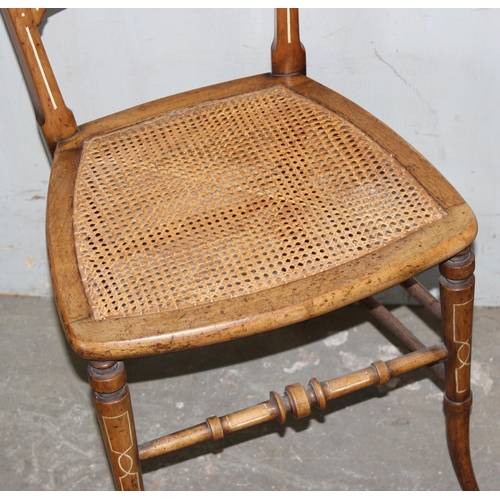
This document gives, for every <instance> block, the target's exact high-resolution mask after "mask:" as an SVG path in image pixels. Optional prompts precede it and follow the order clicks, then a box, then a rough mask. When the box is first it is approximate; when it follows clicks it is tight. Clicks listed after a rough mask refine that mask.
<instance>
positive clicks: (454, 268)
mask: <svg viewBox="0 0 500 500" xmlns="http://www.w3.org/2000/svg"><path fill="white" fill-rule="evenodd" d="M440 272H441V277H440V289H441V303H442V316H443V335H444V342H445V344H446V347H447V348H448V352H449V356H448V361H447V362H446V364H445V397H444V405H445V413H446V426H447V433H448V446H449V449H450V455H451V460H452V462H453V465H454V467H455V471H456V474H457V477H458V480H459V481H460V485H461V486H462V489H464V490H478V489H479V488H478V485H477V482H476V478H475V476H474V470H473V467H472V461H471V456H470V447H469V415H470V408H471V404H472V393H471V390H470V360H471V340H472V311H473V305H474V304H473V302H474V274H473V272H474V254H473V252H472V251H471V249H470V247H469V248H467V249H465V250H464V251H463V252H461V253H459V254H458V255H456V256H455V257H453V258H451V259H450V260H448V261H447V262H445V263H443V264H441V266H440Z"/></svg>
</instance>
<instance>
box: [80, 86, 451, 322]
mask: <svg viewBox="0 0 500 500" xmlns="http://www.w3.org/2000/svg"><path fill="white" fill-rule="evenodd" d="M444 215H446V213H445V211H444V210H443V209H442V208H441V207H440V206H439V205H438V204H437V203H436V202H435V201H434V199H433V198H432V197H431V196H430V195H429V194H428V193H427V192H426V191H425V190H424V189H423V188H422V186H421V185H420V184H419V183H418V182H417V181H416V180H415V179H414V178H413V177H412V176H411V175H410V174H409V173H408V172H407V170H405V169H404V168H403V167H402V166H401V165H400V164H399V163H398V162H397V161H396V160H395V159H394V158H393V157H392V156H391V155H390V154H388V153H387V152H386V151H385V150H384V149H382V148H381V147H380V146H379V145H378V144H377V143H375V142H374V141H373V140H371V139H370V137H368V136H367V135H365V134H364V133H363V132H361V131H360V130H359V129H358V128H356V127H355V126H353V125H352V124H350V123H349V122H347V121H346V120H345V119H343V118H342V117H341V116H340V115H338V114H336V113H334V112H332V111H330V110H329V109H327V108H325V107H323V106H321V105H319V104H317V103H315V102H313V101H312V100H310V99H307V98H305V97H303V96H301V95H299V94H296V93H295V92H293V91H291V90H289V89H288V88H286V87H284V86H281V85H278V86H274V87H271V88H268V89H264V90H257V91H253V92H247V93H243V94H239V95H237V96H235V97H231V98H225V99H220V100H215V101H208V102H205V103H202V104H198V105H196V106H192V107H188V108H185V109H181V110H177V111H173V112H169V113H166V114H163V115H161V116H157V117H155V118H153V119H149V120H147V121H143V122H141V123H137V124H134V125H132V126H128V127H125V128H123V129H120V130H118V131H115V132H112V133H108V134H105V135H101V136H98V137H94V138H92V139H90V140H87V141H86V142H85V143H84V146H83V152H82V156H81V161H80V165H79V170H78V175H77V180H76V189H75V201H74V230H75V245H76V252H77V258H78V266H79V269H80V274H81V278H82V281H83V283H84V288H85V293H86V295H87V299H88V301H89V303H90V305H91V309H92V314H93V316H94V319H106V318H113V317H126V316H135V315H142V314H150V313H154V312H158V311H166V310H172V309H182V308H186V307H191V306H193V305H198V304H202V303H206V302H213V301H218V300H221V299H227V298H230V297H238V296H242V295H247V294H251V293H255V292H259V291H260V290H263V289H268V288H271V287H277V286H279V285H281V284H285V283H290V282H293V281H296V280H300V279H302V278H304V277H307V276H311V275H314V274H316V273H320V272H322V271H325V270H327V269H329V268H331V267H334V266H338V265H340V264H342V263H345V262H346V261H349V260H352V259H356V258H358V257H360V256H363V255H365V254H367V253H369V252H372V251H373V250H375V249H376V248H379V247H380V246H383V245H386V244H388V243H390V242H391V241H394V240H395V239H398V238H401V237H403V236H405V235H407V234H409V233H411V232H413V231H416V230H418V229H420V228H422V227H423V226H424V225H426V224H428V223H430V222H432V221H435V220H437V219H439V218H441V217H443V216H444Z"/></svg>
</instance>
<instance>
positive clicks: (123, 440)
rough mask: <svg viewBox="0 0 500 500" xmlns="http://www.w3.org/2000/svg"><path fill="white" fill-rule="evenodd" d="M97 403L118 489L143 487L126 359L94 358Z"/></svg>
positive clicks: (92, 375) (90, 368)
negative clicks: (96, 359) (124, 360)
mask: <svg viewBox="0 0 500 500" xmlns="http://www.w3.org/2000/svg"><path fill="white" fill-rule="evenodd" d="M87 372H88V376H89V382H90V386H91V387H92V389H93V399H94V405H95V409H96V412H97V418H98V420H99V425H100V427H101V432H102V437H103V440H104V445H105V447H106V452H107V454H108V459H109V463H110V465H111V470H112V472H113V478H114V480H115V486H116V489H118V490H143V489H144V486H143V483H142V473H141V465H140V462H139V453H138V447H137V438H136V434H135V425H134V417H133V413H132V404H131V401H130V392H129V388H128V385H127V376H126V374H125V367H124V365H123V362H121V361H119V362H116V361H110V362H98V361H91V362H89V366H88V370H87Z"/></svg>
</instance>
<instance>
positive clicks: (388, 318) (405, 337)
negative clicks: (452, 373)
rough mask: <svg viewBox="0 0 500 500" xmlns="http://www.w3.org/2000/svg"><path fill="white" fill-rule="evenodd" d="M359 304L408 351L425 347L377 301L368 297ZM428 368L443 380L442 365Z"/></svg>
mask: <svg viewBox="0 0 500 500" xmlns="http://www.w3.org/2000/svg"><path fill="white" fill-rule="evenodd" d="M360 303H361V304H363V306H365V307H366V309H367V310H368V312H369V313H370V314H371V315H372V316H373V317H374V318H375V319H376V320H377V321H378V322H379V323H380V324H381V325H382V326H383V327H384V328H385V329H386V330H387V331H388V332H389V333H391V334H392V335H394V337H396V338H397V339H398V340H399V341H400V342H401V343H402V344H403V345H404V346H405V347H406V348H407V349H409V350H410V351H417V350H418V349H422V348H424V347H425V345H424V344H423V343H422V342H421V341H420V340H419V339H418V338H417V337H415V335H413V333H412V332H411V331H410V330H408V328H406V326H405V325H403V323H401V321H399V320H398V319H397V318H395V317H394V315H393V314H391V313H390V312H389V310H388V309H387V308H386V307H384V306H383V305H382V304H381V303H380V302H379V301H378V300H377V299H375V298H374V297H368V298H366V299H363V300H361V301H360ZM428 368H429V370H430V371H431V372H432V373H433V374H434V375H436V377H438V378H439V379H440V380H444V367H443V365H442V364H438V365H435V366H428Z"/></svg>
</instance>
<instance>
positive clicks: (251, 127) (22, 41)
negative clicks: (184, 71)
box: [4, 8, 477, 489]
mask: <svg viewBox="0 0 500 500" xmlns="http://www.w3.org/2000/svg"><path fill="white" fill-rule="evenodd" d="M44 10H45V9H27V8H26V9H21V8H18V9H4V17H5V20H6V24H7V26H8V29H9V31H10V34H11V36H12V39H13V43H14V45H15V48H16V51H17V54H18V56H19V58H20V61H21V65H22V69H23V71H24V74H25V77H26V80H27V83H28V87H29V90H30V93H31V96H32V99H33V103H34V107H35V111H36V117H37V120H38V123H39V125H40V127H41V130H42V132H43V136H44V138H45V141H46V145H47V148H48V151H50V154H51V155H52V156H53V166H52V172H51V178H50V185H49V189H48V201H47V245H48V252H49V258H50V266H51V274H52V280H53V288H54V294H55V298H56V302H57V307H58V311H59V314H60V319H61V322H62V325H63V327H64V330H65V333H66V336H67V338H68V341H69V343H70V344H71V346H72V348H73V349H74V350H75V351H76V352H77V353H78V354H79V355H80V356H82V357H83V358H85V359H86V360H88V375H89V380H90V385H91V387H92V390H93V398H94V403H95V408H96V411H97V415H98V419H99V423H100V426H101V430H102V434H103V439H104V444H105V446H106V450H107V454H108V458H109V462H110V464H111V469H112V472H113V476H114V480H115V484H116V487H117V488H118V489H141V488H142V487H143V481H142V476H141V465H140V462H141V461H142V460H145V459H148V458H151V457H154V456H158V455H161V454H163V453H167V452H170V451H173V450H178V449H181V448H183V447H187V446H190V445H192V444H195V443H201V442H203V441H208V440H219V439H222V438H223V437H224V436H225V435H226V434H228V433H232V432H235V431H237V430H239V429H245V428H248V427H250V426H253V425H256V424H259V423H263V422H268V421H271V420H273V419H277V420H278V421H279V422H281V423H283V422H285V420H286V418H287V414H288V413H291V414H292V415H293V416H294V417H295V418H302V417H306V416H308V415H309V414H310V412H311V405H313V406H315V407H317V408H319V409H325V407H326V405H327V403H328V401H330V400H332V399H335V398H338V397H340V396H342V395H345V394H348V393H351V392H353V391H357V390H358V389H362V388H366V387H369V386H373V385H376V384H385V383H386V382H388V381H389V380H390V379H391V378H393V377H397V376H400V375H402V374H404V373H407V372H409V371H411V370H415V369H418V368H420V367H423V366H428V367H429V368H430V369H431V370H432V371H433V372H434V374H435V375H436V376H438V377H439V378H441V379H442V380H444V387H445V394H444V405H445V410H446V411H445V413H446V425H447V432H448V442H449V449H450V454H451V458H452V461H453V464H454V467H455V470H456V473H457V476H458V478H459V481H460V483H461V486H462V488H464V489H477V483H476V480H475V478H474V472H473V469H472V464H471V459H470V450H469V437H468V436H469V411H470V406H471V401H472V395H471V391H470V385H469V379H470V353H471V333H472V310H473V293H474V292H473V290H474V276H473V270H474V256H473V253H472V251H471V244H472V242H473V240H474V238H475V235H476V231H477V226H476V220H475V217H474V215H473V213H472V212H471V210H470V208H469V207H468V206H467V205H466V204H465V202H464V200H463V199H462V198H461V196H460V195H459V194H458V193H457V192H456V191H455V190H454V189H453V188H452V187H451V186H450V184H449V183H448V182H447V181H446V180H445V179H444V178H443V176H442V175H440V174H439V172H437V171H436V170H435V169H434V167H432V166H431V165H430V164H429V163H428V162H427V161H426V160H425V159H424V158H423V157H422V156H421V155H419V154H418V153H417V152H416V151H415V150H414V149H412V147H411V146H409V145H408V144H407V143H406V142H405V141H404V140H402V139H401V138H400V137H399V136H398V135H397V134H396V133H394V132H393V131H392V130H390V129H389V128H388V127H387V126H385V125H384V124H382V123H381V122H380V121H378V120H377V119H376V118H374V117H373V116H372V115H370V114H369V113H368V112H366V111H365V110H363V109H361V108H360V107H359V106H357V105H356V104H354V103H352V102H350V101H349V100H347V99H346V98H344V97H342V96H340V95H339V94H337V93H336V92H334V91H332V90H329V89H327V88H325V87H324V86H322V85H320V84H319V83H316V82H315V81H313V80H311V79H309V78H308V77H307V76H306V75H305V69H306V63H305V51H304V48H303V47H302V45H301V43H300V41H299V22H298V12H297V9H277V11H276V32H275V38H274V41H273V44H272V50H271V52H272V71H271V73H268V74H262V75H257V76H252V77H248V78H242V79H239V80H235V81H230V82H227V83H222V84H217V85H213V86H209V87H205V88H201V89H198V90H195V91H189V92H185V93H182V94H179V95H175V96H171V97H166V98H164V99H160V100H157V101H154V102H150V103H147V104H141V105H140V106H137V107H134V108H131V109H128V110H125V111H123V112H119V113H116V114H114V115H111V116H107V117H105V118H101V119H98V120H95V121H92V122H90V123H87V124H84V125H81V126H77V124H76V122H75V119H74V118H73V114H72V112H71V111H70V110H69V109H68V108H67V107H66V106H65V104H64V101H63V99H62V97H61V94H60V91H59V88H58V86H57V83H56V80H55V78H54V75H53V72H52V70H51V67H50V65H49V61H48V59H47V56H46V53H45V51H44V48H43V45H42V42H41V38H40V35H39V33H38V29H37V26H38V25H39V23H40V21H41V18H42V15H43V13H44ZM436 265H440V273H441V277H440V280H439V283H440V302H439V301H438V300H437V299H435V298H434V297H433V296H432V295H431V294H430V293H429V292H428V291H427V290H426V289H425V288H424V287H423V286H421V285H420V284H419V283H418V282H417V281H416V280H415V279H414V277H415V276H416V275H418V274H419V273H422V272H423V271H425V270H428V269H430V268H432V267H433V266H436ZM397 284H400V285H401V286H402V287H403V288H404V289H406V291H407V292H409V294H410V295H411V296H412V297H414V298H415V299H417V300H418V301H419V302H420V303H421V304H422V305H423V306H425V307H426V308H427V309H429V310H430V311H431V312H432V314H433V315H434V316H435V317H437V318H439V319H441V320H442V333H443V337H444V340H443V343H438V344H437V345H432V346H425V345H424V344H423V343H422V342H421V341H420V340H419V339H417V338H416V337H415V336H414V335H413V334H412V333H411V332H410V331H409V330H408V329H407V328H406V327H405V326H403V325H402V324H401V323H399V322H398V321H397V320H396V319H395V318H394V317H393V316H392V315H391V314H390V313H389V311H388V310H387V309H386V308H385V307H384V306H382V305H381V304H380V303H379V302H377V300H375V299H374V298H373V297H372V296H373V295H374V294H376V293H378V292H380V291H383V290H385V289H387V288H389V287H392V286H394V285H397ZM356 302H359V303H361V304H363V305H364V306H366V308H367V309H368V310H369V311H370V312H371V313H372V315H373V316H374V317H375V318H377V319H378V320H380V321H381V323H382V325H383V326H384V327H385V328H386V329H387V330H388V331H390V332H391V333H392V334H393V335H394V336H395V338H396V339H398V341H399V342H401V343H402V344H404V346H405V347H406V348H407V349H408V352H409V353H408V354H406V355H403V356H400V357H397V358H395V359H392V360H389V361H386V362H383V361H375V362H373V364H371V366H367V367H366V368H365V369H363V370H359V371H356V372H354V373H350V374H346V375H345V376H342V377H340V378H335V379H332V380H327V381H323V382H320V381H318V380H317V379H314V378H313V379H312V380H311V381H310V382H309V384H308V386H307V387H303V386H301V385H299V384H296V383H292V384H290V385H288V386H287V387H286V388H285V390H284V394H283V395H279V394H277V393H275V392H271V393H270V398H269V399H268V400H267V401H264V402H262V403H260V404H257V405H254V406H251V407H249V408H246V409H243V410H240V411H235V412H234V413H230V414H228V415H225V416H222V417H220V418H219V417H216V416H212V417H209V418H207V420H206V421H205V422H203V423H199V424H197V425H194V426H192V427H189V428H187V429H184V430H180V431H178V432H175V433H173V434H170V435H167V436H164V437H159V438H158V439H155V440H153V441H150V442H146V443H142V444H140V443H138V441H137V436H136V433H135V428H134V418H133V414H132V406H131V399H130V392H129V388H128V386H127V383H126V375H125V368H124V360H127V359H130V358H136V357H145V356H152V355H155V354H161V353H172V352H175V351H180V350H186V349H194V348H203V347H204V346H207V345H210V344H214V343H219V342H226V341H229V340H233V339H239V338H242V337H246V336H249V335H254V334H258V333H261V332H265V331H270V330H274V329H277V328H279V327H283V326H286V325H291V324H293V323H298V322H300V321H303V320H306V319H309V318H312V317H315V316H318V315H321V314H324V313H327V312H330V311H333V310H335V309H338V308H341V307H343V306H346V305H349V304H353V303H356Z"/></svg>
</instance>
